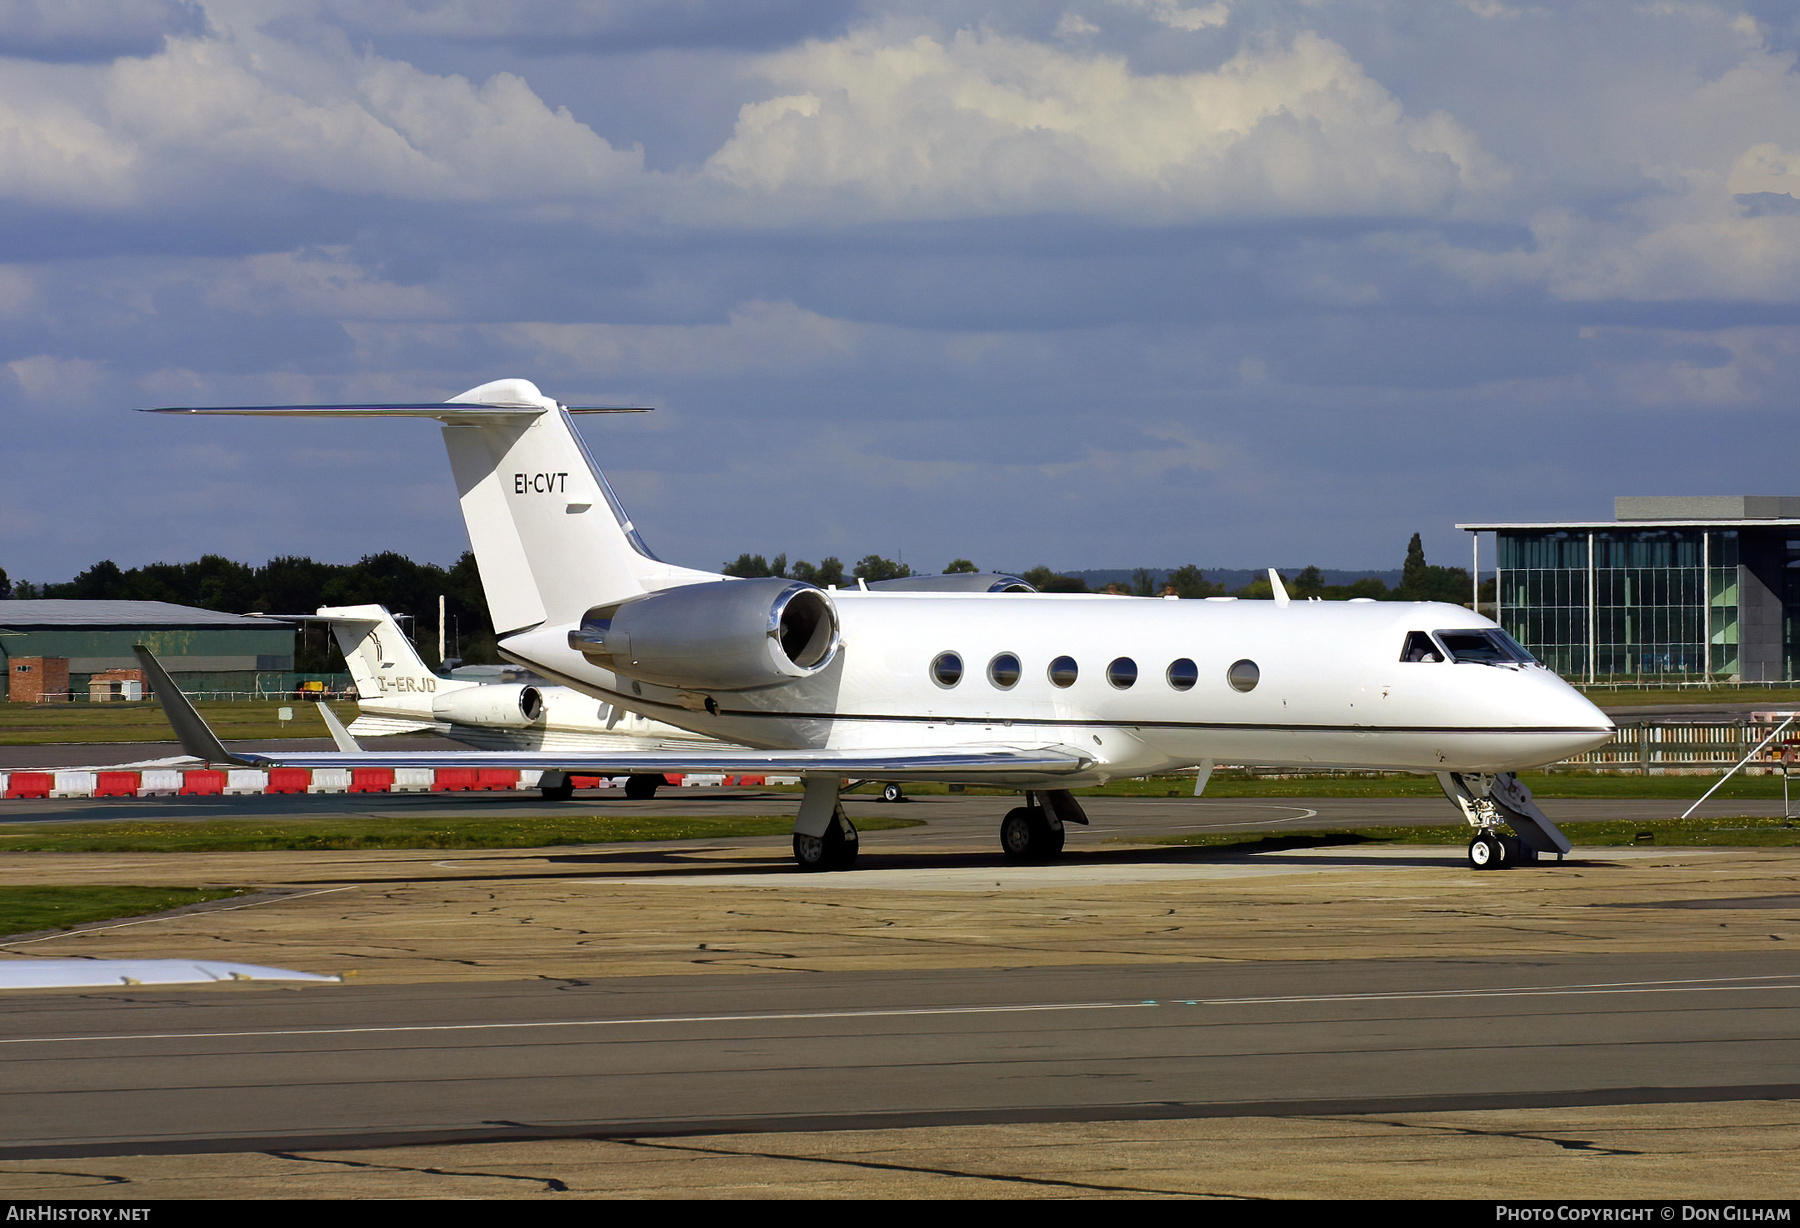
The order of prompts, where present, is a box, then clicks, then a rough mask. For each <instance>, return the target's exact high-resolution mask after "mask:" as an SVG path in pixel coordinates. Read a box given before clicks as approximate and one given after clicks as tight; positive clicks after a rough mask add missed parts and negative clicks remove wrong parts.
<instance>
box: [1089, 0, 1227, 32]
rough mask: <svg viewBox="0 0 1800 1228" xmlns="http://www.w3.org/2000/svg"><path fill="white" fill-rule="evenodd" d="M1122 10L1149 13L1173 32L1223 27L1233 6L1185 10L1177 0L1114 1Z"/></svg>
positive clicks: (1151, 17) (1213, 5)
mask: <svg viewBox="0 0 1800 1228" xmlns="http://www.w3.org/2000/svg"><path fill="white" fill-rule="evenodd" d="M1112 2H1113V3H1114V4H1116V5H1119V6H1120V7H1122V8H1130V9H1137V10H1138V11H1140V12H1143V13H1147V14H1148V15H1149V16H1150V19H1151V20H1152V21H1157V22H1160V23H1162V24H1163V25H1165V26H1168V27H1169V28H1170V29H1172V30H1204V29H1206V28H1208V27H1209V26H1222V25H1224V24H1225V23H1226V22H1228V21H1230V20H1231V6H1230V5H1228V4H1209V5H1207V6H1206V7H1205V8H1183V7H1182V6H1181V5H1180V4H1179V3H1178V2H1177V0H1112Z"/></svg>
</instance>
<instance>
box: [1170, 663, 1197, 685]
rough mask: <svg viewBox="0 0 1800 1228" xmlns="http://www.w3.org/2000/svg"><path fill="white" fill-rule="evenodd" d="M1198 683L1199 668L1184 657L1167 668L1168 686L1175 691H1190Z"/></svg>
mask: <svg viewBox="0 0 1800 1228" xmlns="http://www.w3.org/2000/svg"><path fill="white" fill-rule="evenodd" d="M1198 681H1200V667H1199V666H1198V665H1195V664H1194V663H1193V662H1192V661H1190V660H1188V659H1187V658H1186V657H1183V658H1181V660H1179V661H1177V662H1175V663H1174V664H1173V665H1171V666H1169V685H1170V686H1172V687H1174V688H1175V689H1176V690H1177V691H1191V690H1193V689H1194V684H1195V683H1196V682H1198Z"/></svg>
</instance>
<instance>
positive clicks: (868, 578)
mask: <svg viewBox="0 0 1800 1228" xmlns="http://www.w3.org/2000/svg"><path fill="white" fill-rule="evenodd" d="M912 573H913V571H912V568H910V567H908V566H907V565H906V564H905V563H896V562H894V560H892V559H884V558H882V557H881V556H880V555H879V554H865V555H863V556H862V558H861V559H859V560H858V561H857V564H856V567H855V570H853V571H852V572H851V574H852V575H854V576H855V577H856V578H857V579H858V580H862V581H864V582H865V583H868V584H874V583H875V582H876V581H878V580H901V579H904V578H906V577H907V576H910V575H912Z"/></svg>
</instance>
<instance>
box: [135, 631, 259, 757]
mask: <svg viewBox="0 0 1800 1228" xmlns="http://www.w3.org/2000/svg"><path fill="white" fill-rule="evenodd" d="M131 651H132V652H133V653H135V654H136V655H137V659H138V665H139V667H140V668H142V669H143V671H144V673H145V675H146V676H147V677H148V678H149V679H150V689H151V690H152V691H154V692H155V694H156V701H157V703H159V704H161V705H162V710H163V715H164V716H166V717H168V718H169V725H170V726H171V727H172V728H173V729H174V730H175V738H176V740H177V741H179V742H180V743H181V749H182V750H184V751H186V752H187V753H188V754H190V755H192V756H193V757H194V758H196V759H198V760H200V761H201V762H202V763H235V764H238V765H239V766H241V767H252V766H254V765H253V764H252V763H251V761H250V760H248V759H241V758H239V757H238V756H236V755H234V754H232V753H231V752H230V751H228V750H226V749H225V746H224V744H223V743H221V742H220V741H219V739H218V736H217V735H216V734H214V733H213V731H212V730H211V729H210V728H209V727H208V726H207V724H206V722H205V721H203V720H201V719H200V714H199V713H198V712H196V711H194V705H193V704H191V703H189V702H188V697H187V696H186V695H183V694H182V693H181V688H180V687H178V686H176V685H175V680H174V679H173V678H171V677H169V672H168V671H167V670H165V669H164V668H163V667H162V662H161V661H158V660H157V659H156V658H155V657H154V656H152V655H151V654H150V650H149V649H148V648H145V647H144V646H143V645H142V644H133V645H132V647H131Z"/></svg>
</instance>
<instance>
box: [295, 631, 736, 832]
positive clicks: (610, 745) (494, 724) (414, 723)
mask: <svg viewBox="0 0 1800 1228" xmlns="http://www.w3.org/2000/svg"><path fill="white" fill-rule="evenodd" d="M282 617H292V618H293V619H294V620H295V621H300V620H302V619H308V620H316V621H318V622H322V623H324V624H325V625H327V626H328V627H330V628H331V633H332V635H333V636H335V637H336V638H337V642H338V648H339V649H341V650H342V651H343V654H344V662H345V664H346V665H347V666H349V669H350V677H351V679H352V680H354V681H355V683H356V707H357V717H356V720H355V721H353V722H351V725H350V729H349V732H350V734H351V735H352V736H354V737H380V736H383V735H389V734H404V733H421V732H430V733H439V734H442V735H444V736H445V737H447V738H450V739H452V740H454V741H457V742H462V743H464V744H466V745H469V746H474V747H478V748H480V749H482V750H531V751H547V752H548V751H574V752H578V753H587V752H591V753H602V752H609V751H611V752H617V751H636V750H652V751H655V750H661V751H682V750H686V749H690V748H692V747H695V746H705V747H708V748H711V749H717V747H718V745H719V744H718V743H717V742H715V741H714V740H713V739H711V738H708V737H705V736H704V735H701V734H696V733H690V732H689V731H688V730H686V729H678V728H676V727H675V726H673V725H665V724H663V723H662V722H661V721H653V720H651V719H649V718H648V717H645V716H641V715H639V714H638V713H635V712H627V711H626V710H625V709H624V708H621V707H619V706H618V705H616V704H611V703H606V702H604V701H601V702H598V703H596V702H595V700H594V698H593V697H592V696H590V695H584V694H582V693H581V692H580V691H576V690H572V689H570V688H569V687H566V686H556V685H552V684H548V683H545V682H543V681H541V680H538V681H530V682H516V681H514V682H485V683H484V682H478V681H475V680H472V679H465V678H444V677H440V676H438V675H437V674H435V673H433V672H432V671H431V670H430V668H429V667H427V666H426V664H425V662H424V661H423V660H421V659H420V657H419V653H418V650H417V649H415V648H414V647H413V645H412V641H411V640H409V639H407V638H406V633H405V632H403V631H401V630H400V624H399V623H398V622H396V621H395V619H394V616H393V615H392V614H390V613H389V612H388V610H387V607H385V606H380V605H355V606H323V607H321V608H320V609H319V611H318V612H317V613H316V614H311V615H292V616H288V615H283V616H282ZM662 783H663V777H662V775H661V774H660V773H654V772H639V773H635V774H633V775H630V776H628V777H627V778H626V782H625V796H626V797H629V798H634V799H644V798H651V797H655V796H656V790H657V788H658V787H659V786H661V785H662ZM538 787H539V789H540V790H541V791H542V792H543V794H544V796H545V797H548V798H557V799H567V798H569V797H570V796H572V795H573V793H574V784H573V782H572V780H571V778H570V774H569V773H566V772H560V771H554V770H551V771H546V772H545V773H544V777H543V779H542V780H541V782H540V784H539V786H538Z"/></svg>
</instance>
